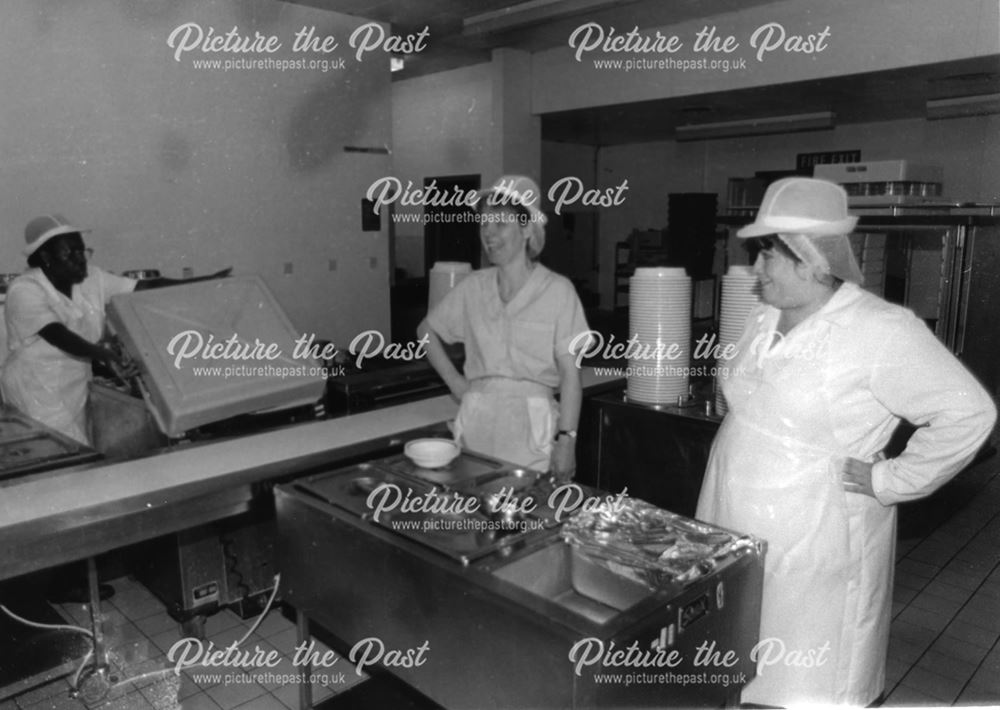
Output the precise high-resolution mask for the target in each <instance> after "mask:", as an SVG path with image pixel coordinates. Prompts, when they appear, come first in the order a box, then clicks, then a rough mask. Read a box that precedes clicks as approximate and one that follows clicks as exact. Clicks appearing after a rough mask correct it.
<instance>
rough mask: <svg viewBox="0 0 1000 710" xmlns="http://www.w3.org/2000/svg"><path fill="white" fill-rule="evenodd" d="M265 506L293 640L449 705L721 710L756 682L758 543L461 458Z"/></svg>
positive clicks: (330, 484) (333, 482)
mask: <svg viewBox="0 0 1000 710" xmlns="http://www.w3.org/2000/svg"><path fill="white" fill-rule="evenodd" d="M275 497H276V507H277V515H278V528H279V542H278V546H279V550H278V559H279V560H280V568H281V574H282V590H283V591H282V594H283V599H284V600H285V601H286V602H287V603H290V604H291V605H292V606H293V607H295V609H296V610H297V612H298V614H299V617H300V624H299V629H300V638H299V642H300V643H306V642H307V640H308V636H309V624H310V622H312V623H315V624H317V625H319V626H320V627H322V628H323V629H324V630H326V631H327V632H329V633H330V634H332V635H333V636H334V637H335V638H336V640H337V641H338V642H339V645H340V646H341V647H342V648H340V649H339V650H342V651H343V652H344V654H345V657H346V660H347V661H349V662H351V663H353V664H354V665H355V667H356V668H357V670H358V671H359V672H360V671H363V670H370V669H371V668H372V667H374V666H378V667H380V668H382V669H383V670H385V671H388V672H389V673H391V674H393V675H395V676H396V677H398V678H399V679H401V680H403V681H404V682H405V683H407V684H409V685H410V686H412V687H413V688H415V689H417V690H418V691H420V692H421V693H423V694H424V695H426V696H427V697H429V698H430V699H432V700H433V701H435V702H437V703H440V704H441V705H443V706H445V707H447V708H494V707H495V708H502V707H506V708H525V707H531V708H571V707H664V706H681V707H691V706H716V707H718V706H721V705H724V704H734V703H736V702H737V701H738V697H739V691H740V689H741V688H742V686H743V685H745V683H746V682H748V681H749V679H751V678H752V677H753V674H754V664H753V663H752V661H751V650H752V648H753V646H754V644H755V643H756V641H757V633H758V624H759V616H760V594H761V585H762V576H763V571H762V570H763V555H764V544H763V543H762V542H760V541H758V540H755V539H753V538H749V537H746V536H742V535H739V534H736V533H731V532H729V531H725V530H721V529H719V528H715V527H713V526H709V525H705V524H702V523H699V522H696V521H693V520H690V519H688V518H683V517H681V516H677V515H674V514H673V513H669V512H667V511H663V510H660V509H657V508H654V507H653V506H651V505H648V504H646V503H643V502H642V501H638V500H635V499H629V498H628V497H627V496H607V495H604V494H599V493H598V492H597V491H594V490H593V489H584V488H582V487H579V486H562V487H561V486H558V485H557V484H556V483H554V482H552V481H550V480H549V479H548V478H547V477H544V476H541V475H539V474H537V473H535V472H532V471H527V470H524V469H519V468H516V467H513V466H511V465H508V464H504V463H502V462H499V461H496V460H493V459H488V458H484V457H481V456H477V455H473V454H469V453H463V454H462V455H461V456H460V457H459V459H457V460H456V461H455V462H454V463H453V464H451V465H450V466H449V467H448V468H446V469H443V470H435V471H424V470H423V469H418V468H416V467H415V466H414V465H413V464H411V463H410V462H409V461H407V460H406V459H405V458H404V457H402V456H399V455H396V456H390V457H384V458H380V459H375V460H372V461H370V462H367V463H361V464H356V465H352V466H348V467H345V468H341V469H338V470H335V471H331V472H328V473H321V474H316V475H313V476H308V477H305V478H300V479H298V480H296V481H294V482H292V483H288V484H284V485H281V486H278V487H277V488H276V489H275ZM525 501H529V502H530V503H528V504H525ZM336 645H337V643H335V646H336ZM351 672H354V671H353V670H352V671H351ZM303 690H304V692H305V693H306V694H308V688H307V687H306V686H304V687H303ZM308 703H309V699H308V697H305V698H303V707H308Z"/></svg>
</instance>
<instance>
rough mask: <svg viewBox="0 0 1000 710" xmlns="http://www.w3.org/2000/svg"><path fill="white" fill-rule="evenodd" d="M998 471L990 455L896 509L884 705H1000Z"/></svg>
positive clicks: (999, 528) (999, 486)
mask: <svg viewBox="0 0 1000 710" xmlns="http://www.w3.org/2000/svg"><path fill="white" fill-rule="evenodd" d="M998 473H1000V460H998V457H996V456H994V457H993V458H991V459H988V460H987V461H985V462H983V463H981V464H979V465H977V466H974V467H972V468H971V469H969V470H968V471H966V472H964V473H963V474H961V476H960V477H959V478H958V479H956V480H955V481H953V482H952V483H951V484H949V486H948V487H947V488H945V489H943V490H942V491H940V492H939V493H938V494H937V495H935V496H934V497H932V498H930V499H927V500H926V501H923V502H921V503H919V504H914V505H915V507H913V508H912V509H909V510H902V511H901V517H900V520H901V525H900V539H899V544H898V547H897V552H896V559H897V562H896V582H895V589H894V591H893V597H894V604H893V621H892V630H891V635H890V641H889V659H888V664H887V669H886V674H887V687H886V692H887V698H886V701H885V705H887V706H898V705H907V706H914V705H937V706H940V705H1000V644H998V643H997V640H998V638H1000V475H998ZM921 518H925V519H924V520H921ZM907 522H909V523H910V524H905V523H907ZM908 528H909V530H908Z"/></svg>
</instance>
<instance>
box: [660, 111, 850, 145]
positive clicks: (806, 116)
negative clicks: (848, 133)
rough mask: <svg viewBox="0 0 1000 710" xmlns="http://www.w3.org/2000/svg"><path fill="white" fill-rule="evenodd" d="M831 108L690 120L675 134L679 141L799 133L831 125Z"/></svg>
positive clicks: (828, 127)
mask: <svg viewBox="0 0 1000 710" xmlns="http://www.w3.org/2000/svg"><path fill="white" fill-rule="evenodd" d="M833 119H834V115H833V112H832V111H817V112H816V113H799V114H795V115H792V116H768V117H765V118H751V119H745V120H740V121H722V122H719V123H692V124H688V125H685V126H678V127H677V128H676V130H675V137H676V139H677V140H678V141H701V140H710V139H713V138H740V137H743V136H764V135H769V134H773V133H798V132H801V131H822V130H826V129H830V128H833Z"/></svg>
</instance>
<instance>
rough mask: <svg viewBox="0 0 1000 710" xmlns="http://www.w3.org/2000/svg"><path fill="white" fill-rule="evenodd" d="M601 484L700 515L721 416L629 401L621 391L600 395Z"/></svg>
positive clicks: (596, 400) (682, 512)
mask: <svg viewBox="0 0 1000 710" xmlns="http://www.w3.org/2000/svg"><path fill="white" fill-rule="evenodd" d="M591 406H593V407H594V409H595V415H596V419H597V426H598V453H597V486H598V487H599V488H602V489H604V490H607V491H610V492H612V493H618V492H619V491H622V490H625V489H627V492H628V495H629V497H631V498H641V499H642V500H645V501H648V502H650V503H652V504H653V505H656V506H658V507H661V508H664V509H666V510H669V511H671V512H674V513H678V514H680V515H685V516H688V517H694V513H695V508H696V507H697V505H698V492H699V491H700V490H701V482H702V479H703V478H704V476H705V466H706V465H707V463H708V454H709V452H710V451H711V448H712V440H713V439H714V438H715V433H716V431H717V430H718V428H719V423H720V422H721V418H719V417H715V416H708V415H704V414H701V413H699V412H698V408H697V407H690V408H681V407H676V406H669V407H661V408H655V407H650V406H647V405H643V404H635V403H632V402H626V401H625V400H624V397H623V396H622V394H621V393H617V394H613V395H610V394H605V395H601V396H599V397H595V398H594V400H593V402H592V405H591Z"/></svg>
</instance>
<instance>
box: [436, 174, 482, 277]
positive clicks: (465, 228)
mask: <svg viewBox="0 0 1000 710" xmlns="http://www.w3.org/2000/svg"><path fill="white" fill-rule="evenodd" d="M432 183H433V184H434V186H435V188H436V191H437V193H438V194H441V195H454V194H458V193H459V192H461V194H463V195H467V194H468V193H469V192H477V191H478V190H479V188H480V186H481V184H482V181H481V178H480V176H479V175H444V176H440V177H427V178H424V189H425V190H426V189H427V188H428V187H430V185H431V184H432ZM474 213H475V210H474V209H473V208H471V207H469V206H467V205H445V206H434V205H427V206H425V207H424V275H425V276H426V275H428V274H429V273H430V270H431V267H433V266H434V262H437V261H464V262H468V263H470V264H472V268H473V269H478V268H479V264H480V254H481V252H482V248H481V246H480V243H479V223H478V222H476V221H475V220H474V219H472V215H473V214H474Z"/></svg>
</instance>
